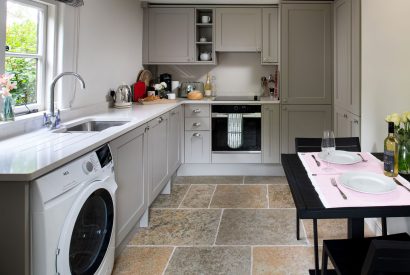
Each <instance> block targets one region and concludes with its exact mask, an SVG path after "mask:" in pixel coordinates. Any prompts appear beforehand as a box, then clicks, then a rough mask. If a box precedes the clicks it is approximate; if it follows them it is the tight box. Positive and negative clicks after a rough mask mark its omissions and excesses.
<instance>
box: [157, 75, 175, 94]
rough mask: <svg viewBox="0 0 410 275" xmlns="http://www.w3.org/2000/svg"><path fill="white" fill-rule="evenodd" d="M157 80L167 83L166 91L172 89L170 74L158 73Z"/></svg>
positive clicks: (169, 91) (168, 91)
mask: <svg viewBox="0 0 410 275" xmlns="http://www.w3.org/2000/svg"><path fill="white" fill-rule="evenodd" d="M159 82H165V83H166V84H167V88H166V89H165V90H166V91H167V92H166V93H167V94H168V93H171V91H172V76H171V75H170V74H167V73H165V74H160V75H159Z"/></svg>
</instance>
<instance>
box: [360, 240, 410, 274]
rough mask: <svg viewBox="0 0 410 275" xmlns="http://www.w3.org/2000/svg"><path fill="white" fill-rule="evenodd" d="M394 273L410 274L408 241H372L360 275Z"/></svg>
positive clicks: (409, 245)
mask: <svg viewBox="0 0 410 275" xmlns="http://www.w3.org/2000/svg"><path fill="white" fill-rule="evenodd" d="M395 273H400V274H410V241H387V240H373V241H372V242H371V243H370V246H369V250H368V252H367V255H366V258H365V261H364V263H363V266H362V271H361V274H362V275H376V274H377V275H378V274H395Z"/></svg>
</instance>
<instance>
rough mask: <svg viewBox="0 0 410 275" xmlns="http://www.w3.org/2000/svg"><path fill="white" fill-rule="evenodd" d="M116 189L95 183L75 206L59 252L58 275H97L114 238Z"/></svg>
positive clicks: (103, 182)
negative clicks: (95, 274)
mask: <svg viewBox="0 0 410 275" xmlns="http://www.w3.org/2000/svg"><path fill="white" fill-rule="evenodd" d="M112 181H113V180H112ZM114 184H115V183H114ZM113 186H114V185H113V183H112V182H111V184H110V180H108V179H106V180H105V181H95V182H93V183H91V184H90V185H89V186H88V187H86V188H85V190H84V191H83V192H81V194H80V196H79V198H78V199H77V200H76V202H75V203H74V204H73V207H72V209H71V211H70V213H69V214H68V216H67V219H66V221H65V223H64V227H63V230H62V233H61V236H60V241H59V247H58V249H57V264H56V268H57V274H61V275H63V274H64V275H65V274H73V275H79V274H94V273H95V272H96V271H97V270H98V268H99V267H100V265H101V263H102V262H103V260H104V256H105V254H106V252H107V248H108V246H109V244H110V241H111V238H113V236H114V234H112V231H113V227H114V212H115V211H114V196H113V195H114V191H115V189H114V191H113V188H114V187H113Z"/></svg>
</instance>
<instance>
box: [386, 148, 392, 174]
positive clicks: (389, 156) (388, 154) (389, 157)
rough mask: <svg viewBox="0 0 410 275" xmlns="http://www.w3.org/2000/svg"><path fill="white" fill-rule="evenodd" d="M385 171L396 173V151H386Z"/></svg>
mask: <svg viewBox="0 0 410 275" xmlns="http://www.w3.org/2000/svg"><path fill="white" fill-rule="evenodd" d="M384 171H386V172H390V173H393V172H394V151H388V150H385V151H384Z"/></svg>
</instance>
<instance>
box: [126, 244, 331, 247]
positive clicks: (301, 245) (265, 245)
mask: <svg viewBox="0 0 410 275" xmlns="http://www.w3.org/2000/svg"><path fill="white" fill-rule="evenodd" d="M250 246H252V247H313V245H306V244H215V245H213V244H208V245H205V244H203V245H182V244H181V245H174V244H173V245H171V244H169V245H167V244H132V245H127V248H133V247H134V248H135V247H138V248H144V247H153V248H165V247H184V248H193V247H196V248H201V247H209V248H211V247H250ZM322 246H323V245H319V247H322Z"/></svg>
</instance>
